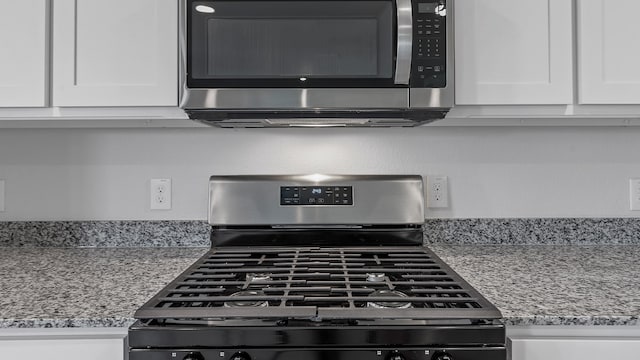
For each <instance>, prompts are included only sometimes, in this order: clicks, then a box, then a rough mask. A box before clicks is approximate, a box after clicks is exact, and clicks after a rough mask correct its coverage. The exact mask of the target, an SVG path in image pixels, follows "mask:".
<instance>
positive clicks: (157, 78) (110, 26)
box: [52, 0, 178, 106]
mask: <svg viewBox="0 0 640 360" xmlns="http://www.w3.org/2000/svg"><path fill="white" fill-rule="evenodd" d="M53 44H54V46H53V84H52V92H53V94H52V98H53V105H54V106H176V105H177V102H178V94H177V92H178V78H177V76H178V62H177V59H178V1H176V0H109V1H103V0H56V1H55V2H54V4H53Z"/></svg>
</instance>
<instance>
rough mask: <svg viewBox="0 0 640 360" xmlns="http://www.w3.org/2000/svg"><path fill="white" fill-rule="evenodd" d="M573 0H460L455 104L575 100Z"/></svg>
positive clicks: (563, 102) (551, 102)
mask: <svg viewBox="0 0 640 360" xmlns="http://www.w3.org/2000/svg"><path fill="white" fill-rule="evenodd" d="M572 11H573V9H572V0H482V1H478V0H457V1H456V3H455V24H456V25H455V31H456V34H455V39H456V43H455V51H456V52H455V60H456V103H457V104H461V105H519V104H522V105H531V104H571V103H573V61H572V23H573V21H572V19H573V15H572V14H573V12H572Z"/></svg>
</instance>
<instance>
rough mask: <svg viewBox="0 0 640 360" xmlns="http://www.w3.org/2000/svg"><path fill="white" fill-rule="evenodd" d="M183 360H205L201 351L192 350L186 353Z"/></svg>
mask: <svg viewBox="0 0 640 360" xmlns="http://www.w3.org/2000/svg"><path fill="white" fill-rule="evenodd" d="M182 360H204V356H202V354H200V353H199V352H190V353H188V354H187V355H185V357H184V358H182Z"/></svg>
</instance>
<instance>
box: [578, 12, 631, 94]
mask: <svg viewBox="0 0 640 360" xmlns="http://www.w3.org/2000/svg"><path fill="white" fill-rule="evenodd" d="M639 13H640V1H638V0H606V1H605V0H579V1H578V49H579V55H578V67H579V74H580V77H579V80H578V82H579V96H578V98H579V101H580V103H581V104H640V66H639V64H640V22H638V14H639Z"/></svg>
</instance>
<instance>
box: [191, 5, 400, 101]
mask: <svg viewBox="0 0 640 360" xmlns="http://www.w3.org/2000/svg"><path fill="white" fill-rule="evenodd" d="M411 10H412V9H411V1H410V0H346V1H345V0H297V1H291V0H284V1H270V0H221V1H210V0H209V1H202V0H186V2H185V8H184V9H183V11H184V17H185V18H184V19H183V20H184V23H183V27H184V29H183V30H185V31H186V54H185V55H186V79H185V80H186V87H187V88H189V89H197V88H204V89H219V88H271V89H277V88H377V89H380V88H407V87H408V84H409V75H410V64H411V36H412V18H411Z"/></svg>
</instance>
